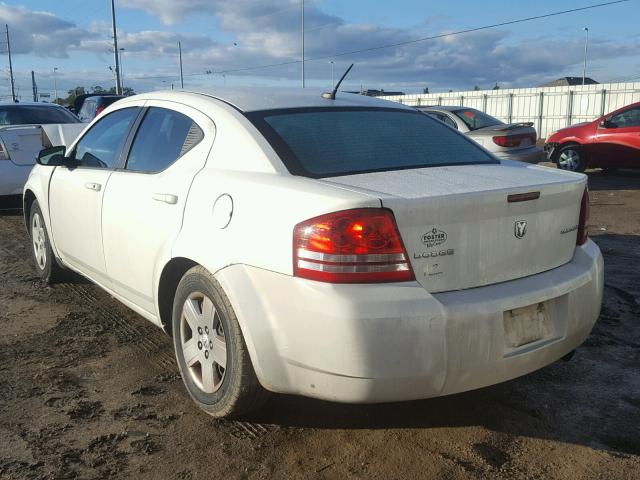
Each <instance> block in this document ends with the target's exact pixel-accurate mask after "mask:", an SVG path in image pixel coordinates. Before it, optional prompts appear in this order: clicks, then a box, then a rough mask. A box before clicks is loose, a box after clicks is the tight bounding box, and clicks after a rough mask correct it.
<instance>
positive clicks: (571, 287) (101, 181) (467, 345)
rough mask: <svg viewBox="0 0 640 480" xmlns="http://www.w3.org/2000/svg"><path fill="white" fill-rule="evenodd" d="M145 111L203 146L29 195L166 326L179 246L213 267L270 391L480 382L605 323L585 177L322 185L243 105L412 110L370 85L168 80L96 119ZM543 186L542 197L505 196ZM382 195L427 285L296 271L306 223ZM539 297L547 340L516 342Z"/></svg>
mask: <svg viewBox="0 0 640 480" xmlns="http://www.w3.org/2000/svg"><path fill="white" fill-rule="evenodd" d="M220 98H223V99H224V101H223V100H221V99H220ZM145 105H147V106H148V105H159V106H164V107H165V108H169V109H175V110H178V111H180V112H183V113H185V114H187V115H188V116H189V117H191V118H192V119H193V120H194V121H196V123H198V125H199V126H200V127H201V129H202V130H203V132H204V138H203V140H202V142H201V143H200V144H199V145H198V146H197V147H195V148H194V149H193V150H191V151H190V152H188V154H186V155H185V156H184V157H182V158H181V159H180V160H178V161H177V162H176V163H174V164H173V165H171V166H170V167H168V168H167V169H166V170H164V171H163V172H161V173H157V174H142V173H130V172H125V171H118V170H101V169H90V168H78V169H68V168H66V167H45V166H40V165H38V166H36V167H35V168H34V169H33V172H32V173H31V175H30V177H29V180H28V182H27V185H26V186H25V198H31V197H30V196H33V197H35V199H37V200H38V202H39V204H40V207H41V209H42V211H43V212H44V217H45V223H46V226H47V230H48V231H49V232H50V237H51V238H50V240H51V244H52V249H53V251H54V253H55V255H56V256H57V257H58V258H59V259H60V261H61V262H62V263H63V264H65V265H67V266H69V267H70V268H72V269H73V270H76V271H78V272H80V273H82V274H83V275H85V276H87V277H88V278H90V279H91V280H93V281H94V282H96V283H98V284H99V285H100V286H101V287H102V288H104V289H105V290H107V291H108V292H109V293H111V294H112V295H113V296H114V297H116V298H117V299H119V300H120V301H122V302H123V303H125V304H126V305H128V306H129V307H131V308H132V309H134V310H135V311H137V312H138V313H140V314H141V315H143V316H144V317H145V318H147V319H149V320H150V321H152V322H154V323H156V324H157V325H159V326H162V325H163V323H166V322H167V321H168V319H167V318H162V312H161V309H160V299H159V296H158V291H159V290H158V287H159V283H160V278H161V275H162V271H163V269H164V267H165V266H166V265H167V264H168V263H169V262H170V261H171V260H172V259H174V258H187V259H190V260H192V261H194V262H196V263H198V264H200V265H202V266H203V267H205V268H206V269H207V270H208V271H209V272H211V274H213V275H214V276H215V278H216V279H217V280H218V281H219V282H220V284H221V285H222V287H223V288H224V290H225V292H226V293H227V295H228V297H229V299H230V302H231V304H232V306H233V308H234V311H235V312H236V315H237V317H238V321H239V323H240V326H241V328H242V333H243V336H244V338H245V341H246V344H247V347H248V349H249V352H250V356H251V360H252V363H253V366H254V368H255V371H256V374H257V376H258V379H259V380H260V383H261V384H262V385H263V386H264V387H265V388H267V389H269V390H272V391H275V392H284V393H297V394H302V395H308V396H311V397H317V398H324V399H330V400H336V401H344V402H379V401H394V400H406V399H415V398H426V397H431V396H437V395H443V394H448V393H454V392H458V391H463V390H468V389H472V388H478V387H481V386H484V385H490V384H493V383H496V382H500V381H504V380H507V379H510V378H514V377H517V376H519V375H523V374H526V373H528V372H530V371H533V370H535V369H537V368H541V367H542V366H544V365H547V364H549V363H551V362H553V361H555V360H557V359H559V358H561V357H562V356H564V355H566V354H567V353H569V352H570V351H572V350H573V349H575V348H576V347H577V346H578V345H579V344H580V343H582V342H583V341H584V339H585V338H586V336H587V335H588V334H589V332H590V330H591V328H592V327H593V324H594V323H595V321H596V319H597V318H598V315H599V311H600V305H601V299H602V291H603V263H602V256H601V254H600V251H599V250H598V247H597V246H596V245H595V244H594V243H593V242H592V241H590V240H589V241H587V243H585V244H584V245H582V246H576V245H575V238H576V237H575V233H573V234H569V235H565V236H563V234H562V233H561V231H560V229H561V227H567V226H571V225H573V224H575V223H577V218H578V213H579V209H580V207H579V205H580V198H581V195H582V191H583V189H584V186H585V177H584V176H582V175H579V174H573V173H569V172H560V171H556V170H552V169H545V168H544V167H537V166H533V165H526V164H522V163H518V162H503V163H502V164H501V165H475V166H458V167H432V168H428V169H419V170H415V169H414V170H403V171H396V172H386V173H366V174H360V175H348V176H343V177H332V178H326V179H320V180H315V179H310V178H305V177H301V176H294V175H291V174H290V173H289V172H288V170H287V169H286V168H285V166H284V164H283V163H282V161H281V160H280V158H279V157H278V155H277V154H276V152H275V151H274V149H273V148H272V147H271V146H270V144H269V143H268V142H267V140H266V139H265V138H264V137H263V136H262V135H261V134H260V133H259V131H258V130H257V129H256V128H255V127H254V126H253V125H252V124H251V123H250V122H249V120H248V119H247V118H246V117H245V116H244V115H243V112H246V111H252V110H262V109H270V108H287V107H300V106H311V107H326V106H333V105H335V106H349V107H358V106H375V107H383V108H384V107H391V108H405V107H402V106H398V105H397V104H395V103H393V104H390V103H388V102H384V101H381V100H376V99H371V98H367V97H362V96H358V95H347V94H339V95H338V97H337V99H336V100H333V101H331V100H326V99H323V98H321V97H320V95H319V94H318V93H317V92H309V91H307V92H304V91H291V92H285V93H281V92H276V91H273V90H265V91H261V90H259V89H257V90H256V89H252V90H227V91H225V92H224V93H220V94H215V93H214V94H210V95H205V94H198V93H188V92H157V93H150V94H144V95H138V96H134V97H129V98H127V99H124V100H121V101H119V102H118V103H117V104H114V105H113V106H111V107H109V108H108V109H107V110H105V112H104V113H103V115H102V116H101V117H100V118H99V119H97V120H95V121H94V122H93V123H92V124H90V125H89V127H88V129H91V126H92V125H93V124H94V123H96V122H97V121H99V120H100V119H102V118H104V117H105V116H106V115H108V114H109V113H110V112H114V111H117V110H119V109H122V108H126V107H130V106H145ZM407 108H408V107H407ZM81 138H82V136H81V137H80V139H81ZM77 141H78V140H76V142H74V143H73V144H72V145H70V147H69V149H68V151H72V150H73V149H74V148H75V144H76V143H77ZM52 174H53V180H52V181H51V182H50V179H51V177H52ZM89 185H94V186H95V185H99V186H100V188H97V189H95V188H87V186H89ZM531 190H538V191H542V192H543V198H544V201H543V202H533V203H530V204H527V203H526V202H523V203H518V204H507V203H506V201H505V197H506V195H508V194H511V193H523V192H529V191H531ZM221 197H222V198H223V200H220V199H221ZM381 206H386V207H389V208H391V209H392V210H393V212H394V214H395V215H396V220H397V223H398V227H399V229H400V233H401V235H402V238H403V240H404V242H405V245H406V246H407V250H408V254H409V256H410V257H411V262H412V266H413V269H414V271H415V275H416V280H415V281H408V282H401V283H381V284H368V285H367V284H331V283H323V282H317V281H311V280H307V279H302V278H298V277H295V276H293V261H292V232H293V230H294V227H295V226H296V225H297V224H298V223H299V222H301V221H304V220H307V219H309V218H312V217H315V216H318V215H322V214H326V213H330V212H335V211H339V210H345V209H350V208H359V207H373V208H379V207H381ZM225 216H228V217H229V218H228V219H227V221H226V222H224V221H221V220H220V218H221V217H222V218H224V217H225ZM523 216H526V217H527V218H530V219H531V224H532V225H531V226H530V228H531V229H533V230H534V233H533V235H532V237H529V239H530V241H529V242H528V243H526V244H525V243H520V244H518V243H517V241H516V240H514V239H513V234H512V232H513V224H514V219H519V218H522V217H523ZM432 227H433V228H437V229H439V230H446V231H447V235H448V240H447V241H448V242H449V245H452V246H453V248H454V249H455V250H456V253H455V255H452V256H451V258H447V259H446V260H447V261H446V262H444V263H442V265H440V266H439V268H440V270H441V271H442V274H441V275H436V276H434V277H433V278H430V277H429V273H430V272H433V271H434V270H433V268H434V267H433V263H430V261H429V259H428V258H424V257H422V256H421V253H422V251H423V249H424V248H423V246H421V245H419V243H418V242H419V238H420V237H421V235H422V234H424V233H425V231H427V229H429V228H432ZM536 229H537V231H536ZM503 235H504V238H503V237H502V236H503ZM507 237H508V238H507ZM416 254H420V255H419V256H418V257H415V255H416ZM447 262H448V263H447ZM542 302H545V305H546V308H547V309H548V318H547V322H548V324H547V325H546V326H545V328H547V334H546V335H545V337H544V338H542V339H540V340H538V341H535V342H533V343H527V344H525V345H521V346H512V345H511V346H510V345H509V344H508V342H507V340H506V339H507V338H509V336H510V335H511V334H512V332H510V331H509V327H508V323H505V318H506V316H507V315H509V314H510V312H511V311H512V310H514V309H519V308H522V307H527V306H531V305H534V306H535V305H537V304H540V303H542Z"/></svg>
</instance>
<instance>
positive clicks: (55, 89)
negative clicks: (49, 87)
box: [53, 67, 58, 103]
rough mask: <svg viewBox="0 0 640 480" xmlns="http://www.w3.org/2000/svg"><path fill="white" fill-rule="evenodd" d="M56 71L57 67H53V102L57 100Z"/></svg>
mask: <svg viewBox="0 0 640 480" xmlns="http://www.w3.org/2000/svg"><path fill="white" fill-rule="evenodd" d="M57 71H58V67H53V96H54V97H55V98H54V99H53V103H56V100H58V77H57V76H56V72H57Z"/></svg>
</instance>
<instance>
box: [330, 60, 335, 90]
mask: <svg viewBox="0 0 640 480" xmlns="http://www.w3.org/2000/svg"><path fill="white" fill-rule="evenodd" d="M334 85H335V84H334V81H333V60H331V88H333V86H334Z"/></svg>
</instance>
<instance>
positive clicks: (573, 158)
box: [558, 148, 580, 172]
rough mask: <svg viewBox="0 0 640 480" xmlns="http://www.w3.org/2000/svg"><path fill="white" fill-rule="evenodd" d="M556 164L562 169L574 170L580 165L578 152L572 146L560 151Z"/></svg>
mask: <svg viewBox="0 0 640 480" xmlns="http://www.w3.org/2000/svg"><path fill="white" fill-rule="evenodd" d="M558 165H559V166H560V168H562V169H563V170H571V171H572V172H575V171H576V170H578V168H579V166H580V154H579V153H578V152H577V151H575V150H574V149H572V148H567V149H565V150H563V151H562V152H560V155H559V156H558Z"/></svg>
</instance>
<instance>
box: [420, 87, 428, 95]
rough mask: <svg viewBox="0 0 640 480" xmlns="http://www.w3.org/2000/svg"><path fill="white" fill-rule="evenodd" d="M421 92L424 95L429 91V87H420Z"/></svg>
mask: <svg viewBox="0 0 640 480" xmlns="http://www.w3.org/2000/svg"><path fill="white" fill-rule="evenodd" d="M422 93H424V94H425V95H426V94H428V93H429V87H424V88H423V89H422Z"/></svg>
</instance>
